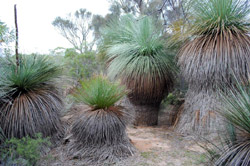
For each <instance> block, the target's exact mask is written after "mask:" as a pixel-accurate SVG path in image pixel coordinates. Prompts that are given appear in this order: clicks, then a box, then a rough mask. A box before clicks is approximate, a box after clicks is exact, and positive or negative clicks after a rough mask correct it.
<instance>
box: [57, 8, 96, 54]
mask: <svg viewBox="0 0 250 166" xmlns="http://www.w3.org/2000/svg"><path fill="white" fill-rule="evenodd" d="M91 21H92V13H91V12H89V11H87V10H86V9H79V10H77V11H76V12H75V13H74V14H69V15H68V16H67V17H66V18H62V17H56V18H55V20H54V21H53V22H52V25H53V26H54V27H55V28H56V29H57V30H58V31H59V32H60V33H61V35H62V36H63V37H64V38H65V39H67V40H68V41H69V42H70V44H72V46H73V47H74V48H75V49H76V50H78V51H79V52H80V53H84V52H86V51H91V50H92V47H93V44H94V43H93V41H90V36H91V33H92V25H91Z"/></svg>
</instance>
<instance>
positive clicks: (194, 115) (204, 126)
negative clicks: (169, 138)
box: [176, 86, 225, 136]
mask: <svg viewBox="0 0 250 166" xmlns="http://www.w3.org/2000/svg"><path fill="white" fill-rule="evenodd" d="M196 88H197V87H194V86H193V87H189V90H188V92H187V94H186V100H185V103H184V109H183V110H182V112H181V114H180V117H179V120H178V123H177V126H176V130H177V131H178V132H179V133H182V134H189V135H190V134H191V135H192V134H198V135H201V136H204V135H207V134H213V133H216V132H218V131H220V132H224V131H225V121H224V119H223V118H222V117H221V116H220V115H219V114H218V113H217V111H218V109H219V107H220V106H221V103H220V102H219V98H218V95H217V94H216V92H215V90H213V89H208V90H200V91H199V90H197V89H196Z"/></svg>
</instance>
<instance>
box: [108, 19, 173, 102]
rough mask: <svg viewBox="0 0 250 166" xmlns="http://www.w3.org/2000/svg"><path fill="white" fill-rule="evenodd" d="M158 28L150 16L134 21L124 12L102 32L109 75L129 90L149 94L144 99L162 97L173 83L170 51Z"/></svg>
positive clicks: (141, 94) (142, 94) (143, 95)
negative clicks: (117, 79) (119, 80)
mask: <svg viewBox="0 0 250 166" xmlns="http://www.w3.org/2000/svg"><path fill="white" fill-rule="evenodd" d="M160 27H161V26H158V25H157V22H155V21H154V20H153V19H152V18H150V17H142V18H139V19H138V20H137V19H136V18H134V17H133V16H131V15H125V16H123V17H121V18H120V20H117V21H113V22H111V23H110V24H109V25H108V27H107V28H106V29H105V30H104V31H103V36H104V41H105V44H106V47H107V56H108V58H109V66H108V75H109V76H110V77H112V78H121V79H122V82H123V83H124V84H125V85H126V86H127V87H128V88H129V89H131V93H134V94H136V95H137V96H141V98H143V97H148V99H146V98H144V99H143V100H145V101H146V100H147V101H148V100H151V99H152V98H154V97H156V96H162V95H163V93H164V90H168V89H169V88H170V87H171V86H172V81H173V80H172V79H173V72H174V71H175V68H174V65H173V64H174V63H173V54H171V52H170V51H169V50H167V48H166V42H165V41H164V40H163V39H162V33H161V32H162V31H161V28H160ZM167 85H168V86H167Z"/></svg>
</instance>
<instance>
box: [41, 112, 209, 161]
mask: <svg viewBox="0 0 250 166" xmlns="http://www.w3.org/2000/svg"><path fill="white" fill-rule="evenodd" d="M84 108H86V109H87V107H84ZM79 113H80V111H78V109H77V108H76V109H75V110H74V109H73V110H72V111H71V113H70V114H67V115H66V116H65V117H63V120H64V121H66V122H67V123H68V124H70V123H72V122H73V121H74V119H75V117H77V116H78V115H79ZM69 126H70V125H68V127H69ZM127 133H128V135H129V138H130V139H131V141H132V143H133V144H134V146H135V147H136V148H137V153H136V154H135V155H134V156H132V157H129V158H127V159H125V160H122V161H119V162H117V163H114V164H111V165H113V166H203V165H205V162H206V158H205V155H204V154H203V149H202V148H201V147H199V146H198V145H197V144H196V143H195V141H193V140H192V139H190V137H183V136H181V135H178V134H176V133H174V132H173V131H172V130H171V129H170V128H167V127H165V126H156V127H133V126H130V127H129V128H128V129H127ZM68 134H70V133H68ZM49 157H50V159H49V160H45V161H42V162H41V163H40V165H42V166H45V165H48V166H84V165H85V164H84V163H83V161H81V160H80V159H71V158H69V157H67V143H65V144H62V145H61V146H59V147H56V148H54V149H52V150H51V151H50V153H49ZM103 165H104V166H106V165H105V164H103ZM109 165H110V164H109Z"/></svg>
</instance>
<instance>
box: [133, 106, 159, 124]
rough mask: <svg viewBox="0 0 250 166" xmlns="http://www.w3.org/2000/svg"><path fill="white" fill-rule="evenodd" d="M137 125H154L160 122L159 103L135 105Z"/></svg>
mask: <svg viewBox="0 0 250 166" xmlns="http://www.w3.org/2000/svg"><path fill="white" fill-rule="evenodd" d="M133 108H134V111H135V121H134V124H135V125H136V126H154V125H157V123H158V113H159V108H160V106H159V105H133Z"/></svg>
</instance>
